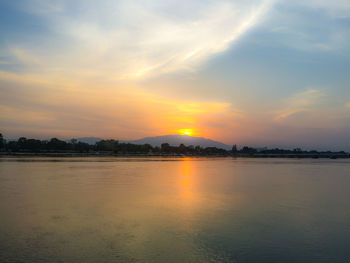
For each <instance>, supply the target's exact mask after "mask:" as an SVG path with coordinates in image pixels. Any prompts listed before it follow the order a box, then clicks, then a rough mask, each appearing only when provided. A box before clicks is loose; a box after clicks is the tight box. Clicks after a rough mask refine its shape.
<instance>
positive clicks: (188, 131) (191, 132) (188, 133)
mask: <svg viewBox="0 0 350 263" xmlns="http://www.w3.org/2000/svg"><path fill="white" fill-rule="evenodd" d="M178 132H179V134H181V135H188V136H192V135H193V130H192V129H181V130H178Z"/></svg>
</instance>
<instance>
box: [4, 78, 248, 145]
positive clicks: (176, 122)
mask: <svg viewBox="0 0 350 263" xmlns="http://www.w3.org/2000/svg"><path fill="white" fill-rule="evenodd" d="M1 76H2V75H1V74H0V97H1V98H2V100H1V102H0V122H1V123H2V126H1V129H2V132H3V133H6V134H12V136H20V135H21V134H19V133H22V134H23V135H26V134H27V136H30V135H31V136H38V135H39V136H40V135H44V136H45V135H46V136H47V135H49V136H60V137H72V136H101V137H112V138H113V137H115V138H121V139H136V138H139V137H144V136H149V135H159V134H169V133H174V132H176V131H177V130H178V129H182V128H191V129H194V131H195V132H196V134H198V135H201V136H208V134H214V132H212V131H213V130H216V129H217V127H214V125H213V123H215V122H216V121H217V120H218V119H219V118H224V120H225V121H226V123H227V125H229V123H230V122H234V121H235V120H237V119H241V118H242V113H240V112H239V111H238V110H236V109H234V108H233V107H232V105H231V104H230V103H227V102H221V101H200V100H188V99H187V100H186V99H182V100H181V99H173V98H168V97H165V96H161V95H157V94H153V93H151V92H149V91H146V90H142V89H138V88H132V87H128V88H127V89H115V88H114V87H113V86H110V87H104V89H102V90H98V89H94V88H92V87H87V86H83V87H61V86H60V85H59V86H56V85H55V83H54V82H52V83H50V82H49V81H46V82H38V81H37V79H36V78H30V77H22V76H21V75H15V74H12V75H10V76H8V75H4V76H3V77H4V78H1ZM5 77H6V78H5ZM46 86H49V88H43V87H46ZM227 125H225V127H227ZM225 127H221V128H220V129H221V132H224V130H225V129H224V128H225ZM217 135H218V134H216V136H217ZM208 137H209V136H208Z"/></svg>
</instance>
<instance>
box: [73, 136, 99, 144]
mask: <svg viewBox="0 0 350 263" xmlns="http://www.w3.org/2000/svg"><path fill="white" fill-rule="evenodd" d="M102 140H103V139H101V138H97V137H83V138H77V141H78V142H85V143H88V144H92V145H93V144H95V143H96V142H99V141H102Z"/></svg>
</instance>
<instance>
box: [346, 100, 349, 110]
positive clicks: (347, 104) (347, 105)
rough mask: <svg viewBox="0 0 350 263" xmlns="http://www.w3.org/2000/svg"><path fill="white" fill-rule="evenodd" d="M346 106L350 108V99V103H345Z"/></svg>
mask: <svg viewBox="0 0 350 263" xmlns="http://www.w3.org/2000/svg"><path fill="white" fill-rule="evenodd" d="M345 107H347V108H349V109H350V101H349V102H348V103H346V104H345Z"/></svg>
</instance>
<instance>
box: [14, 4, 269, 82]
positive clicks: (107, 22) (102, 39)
mask: <svg viewBox="0 0 350 263" xmlns="http://www.w3.org/2000/svg"><path fill="white" fill-rule="evenodd" d="M273 3H274V1H273V0H252V1H249V2H246V1H242V2H238V1H189V2H188V3H187V2H186V5H185V4H184V3H178V1H170V0H167V1H133V2H131V1H116V2H115V3H112V2H101V1H100V2H99V3H98V4H96V2H95V1H77V2H75V4H71V3H68V2H67V1H63V0H62V1H36V2H34V3H33V2H30V4H29V3H28V5H27V6H26V7H25V8H26V10H27V11H28V12H31V13H32V14H35V15H36V16H39V17H41V18H42V19H43V20H44V21H45V23H46V24H47V26H48V27H49V28H51V30H52V32H51V33H53V34H54V35H55V38H56V40H57V43H60V44H59V45H58V44H57V43H52V42H47V43H45V42H43V43H41V44H40V45H39V46H37V45H35V46H30V44H25V45H23V44H21V43H12V45H13V46H12V47H10V52H11V54H12V56H13V57H14V58H16V60H19V61H21V62H22V63H24V64H26V65H27V66H28V70H32V71H34V70H37V71H41V72H50V73H51V72H52V71H54V72H57V71H59V72H60V73H62V72H65V73H66V74H72V72H73V71H74V74H76V75H77V76H83V75H84V74H85V73H88V74H92V73H93V74H95V75H96V76H106V77H108V78H112V79H135V78H143V77H149V76H155V75H158V74H162V73H169V72H175V71H179V70H180V71H181V70H185V71H193V70H196V69H197V68H198V67H199V66H200V65H201V64H203V63H204V62H205V61H207V60H208V58H210V57H211V56H212V55H214V54H217V53H220V52H223V51H225V50H227V49H228V48H229V47H230V45H232V43H234V42H235V41H237V40H238V39H239V38H240V37H241V36H242V35H243V34H244V33H246V32H247V31H248V30H249V29H251V28H252V27H254V26H255V25H256V24H258V23H259V22H260V21H261V20H262V19H263V17H264V15H265V14H266V13H267V11H268V10H269V8H270V7H271V6H272V4H273ZM83 7H84V8H83ZM186 8H187V9H188V8H190V9H191V12H188V11H187V10H186ZM45 10H46V11H45ZM36 37H42V36H36V35H33V36H32V39H35V38H36ZM39 62H41V63H39ZM38 64H41V66H40V65H38Z"/></svg>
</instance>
